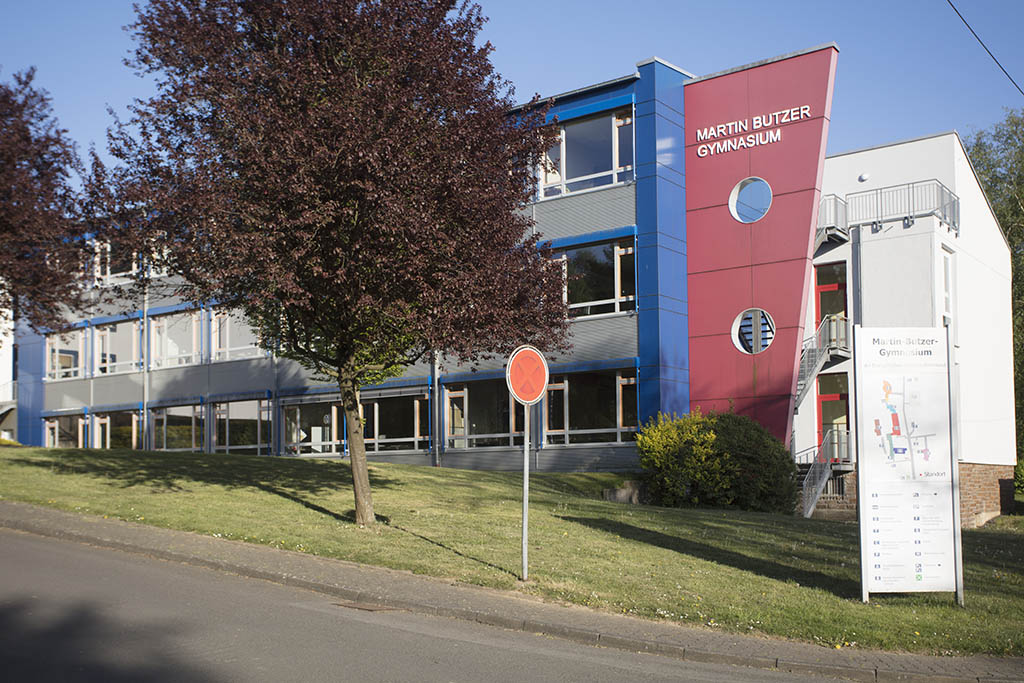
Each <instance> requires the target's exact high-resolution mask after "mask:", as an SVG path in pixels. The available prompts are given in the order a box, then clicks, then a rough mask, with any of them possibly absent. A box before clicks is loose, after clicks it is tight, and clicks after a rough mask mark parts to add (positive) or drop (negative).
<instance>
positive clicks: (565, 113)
mask: <svg viewBox="0 0 1024 683" xmlns="http://www.w3.org/2000/svg"><path fill="white" fill-rule="evenodd" d="M635 102H636V97H635V96H634V95H633V94H632V93H629V94H628V95H619V96H618V97H609V98H608V99H606V100H600V101H598V102H593V103H591V104H584V105H582V106H579V107H569V108H567V109H558V108H557V107H556V108H553V109H552V110H551V111H549V112H548V114H547V117H546V119H547V123H551V122H552V121H554V120H555V117H556V116H557V117H558V122H559V123H565V122H566V121H570V120H572V119H578V118H580V117H583V116H589V115H591V114H597V113H599V112H602V111H606V110H610V109H619V108H621V107H624V106H626V105H627V104H628V105H633V104H634V103H635Z"/></svg>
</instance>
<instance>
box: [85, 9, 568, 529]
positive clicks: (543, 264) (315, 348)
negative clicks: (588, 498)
mask: <svg viewBox="0 0 1024 683" xmlns="http://www.w3.org/2000/svg"><path fill="white" fill-rule="evenodd" d="M483 22H484V18H483V17H482V15H481V11H480V8H479V6H477V5H475V4H468V3H465V4H457V3H456V2H453V1H451V0H447V1H446V0H331V1H330V2H327V1H324V0H289V1H288V2H277V1H270V0H266V1H258V0H249V1H245V0H153V1H152V2H150V3H149V4H148V5H147V6H145V7H144V8H142V9H141V10H140V12H139V16H138V21H137V23H135V24H134V25H133V26H132V27H130V29H131V30H133V31H134V35H135V37H136V39H137V45H138V47H137V50H136V52H135V55H134V58H133V59H132V60H130V65H131V66H134V67H135V68H136V69H138V70H140V71H141V72H145V73H150V74H154V75H155V76H156V77H157V79H158V92H157V94H156V95H155V96H154V97H153V98H151V99H149V100H146V101H139V102H137V103H136V105H135V106H134V108H133V114H132V116H131V119H130V120H129V121H127V122H125V124H123V125H119V126H118V127H117V129H116V130H114V131H113V132H112V135H111V151H112V153H113V155H114V156H115V157H116V158H118V159H119V160H120V162H121V166H119V167H118V168H116V169H111V170H109V171H104V170H103V169H98V171H97V173H96V175H95V176H94V180H96V181H97V182H96V183H95V185H94V187H93V188H92V190H93V196H94V199H95V198H102V199H103V200H104V201H103V206H104V208H105V211H106V216H107V218H108V219H109V220H110V221H111V222H112V223H116V225H117V230H116V232H117V234H118V235H119V236H121V238H122V239H127V240H128V241H134V243H135V244H141V243H144V244H145V246H144V249H146V250H147V251H149V252H150V253H153V254H155V255H157V256H154V258H157V259H160V258H162V259H165V260H166V261H167V266H168V268H169V269H170V270H171V271H173V272H176V273H179V274H180V275H181V276H183V281H184V283H185V284H184V285H183V286H182V287H181V290H180V292H179V293H180V294H182V295H183V296H185V297H187V298H189V299H191V300H196V301H200V300H211V299H216V300H218V301H220V302H224V303H226V304H229V305H232V306H235V307H237V308H239V309H241V310H243V311H244V312H245V314H246V316H247V318H248V320H249V322H250V323H251V324H252V325H253V326H254V327H255V328H256V329H257V330H258V332H259V335H260V339H261V343H263V344H265V345H267V346H268V348H272V349H274V350H275V351H276V352H277V353H278V354H280V355H281V356H283V357H286V358H292V359H295V360H296V361H298V362H299V363H301V364H302V365H303V366H305V367H307V368H310V369H312V370H313V371H315V372H316V373H318V374H319V375H320V376H324V377H330V378H333V380H335V381H336V382H337V384H338V386H339V388H340V390H341V396H342V403H343V404H344V410H345V415H346V418H347V420H346V424H347V436H348V443H349V453H350V456H351V464H352V475H353V476H352V478H353V489H354V492H355V514H356V521H357V522H358V523H359V524H364V525H368V524H372V523H373V522H374V514H373V503H372V498H371V494H370V485H369V477H368V472H367V466H366V454H365V449H364V444H363V432H362V427H361V424H362V423H361V420H360V417H359V387H360V386H361V385H364V384H366V383H372V382H377V381H380V380H381V379H383V378H386V377H389V376H394V375H397V374H399V373H401V372H402V370H403V368H405V367H407V366H408V365H410V364H412V363H414V362H416V361H417V360H419V359H423V358H425V357H426V356H427V355H428V354H430V353H431V352H434V351H436V352H440V353H443V354H447V356H448V357H450V358H455V359H459V360H468V359H472V358H475V357H478V356H480V355H481V354H489V353H490V354H493V353H505V352H507V351H510V350H511V349H512V348H513V347H514V346H516V345H518V344H520V343H523V342H532V343H534V344H536V345H538V346H539V347H540V348H542V349H555V348H560V347H564V346H565V345H566V342H565V339H566V334H567V323H566V310H565V305H564V303H563V298H562V286H563V285H562V282H563V280H562V278H563V276H562V270H561V266H560V264H559V263H558V262H555V261H552V260H550V259H549V258H547V255H546V254H545V253H544V252H543V250H542V249H539V248H538V244H537V238H536V237H535V236H532V235H531V234H530V227H531V220H530V219H529V217H528V214H527V213H526V212H523V211H522V207H523V206H524V205H525V204H526V203H527V202H529V201H530V199H531V195H532V192H533V187H534V175H533V170H534V169H535V168H536V167H537V165H538V164H539V163H540V161H541V153H542V151H543V150H544V149H546V147H548V146H550V144H551V143H552V141H553V140H554V139H555V136H556V135H557V133H556V132H555V131H553V130H552V129H551V127H550V126H547V127H546V126H544V116H545V107H544V106H543V105H541V104H540V103H539V102H538V101H536V100H535V101H534V102H533V103H531V105H529V106H527V107H525V108H523V109H520V110H517V112H518V113H517V114H516V115H510V113H509V111H510V109H511V107H512V105H513V100H512V89H511V87H510V86H509V84H508V83H507V82H505V81H503V80H502V79H501V78H500V77H499V76H498V75H497V74H496V73H495V72H494V70H493V67H492V65H491V63H490V61H489V53H490V52H491V46H490V45H489V44H485V45H477V44H476V38H477V35H478V32H479V30H480V28H481V26H482V24H483Z"/></svg>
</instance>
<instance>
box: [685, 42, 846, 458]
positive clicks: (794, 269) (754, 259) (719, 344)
mask: <svg viewBox="0 0 1024 683" xmlns="http://www.w3.org/2000/svg"><path fill="white" fill-rule="evenodd" d="M837 54H838V53H837V51H836V49H835V48H833V47H827V48H822V49H820V50H816V51H814V52H809V53H805V54H802V55H797V56H794V57H790V58H786V59H781V60H778V61H775V62H771V63H768V64H763V65H760V66H754V67H750V68H748V69H744V70H741V71H736V72H733V73H729V74H724V75H722V76H718V77H714V78H709V79H706V80H702V81H698V82H696V83H693V84H691V85H687V86H686V91H685V107H686V112H685V113H686V129H687V130H686V181H687V187H686V205H687V211H686V219H687V252H688V254H687V259H688V261H687V285H688V298H689V313H690V321H689V326H690V397H691V401H690V403H691V408H693V407H697V406H700V407H701V408H703V409H730V408H731V409H733V410H736V411H737V412H740V413H743V414H747V415H750V416H751V417H754V418H755V419H757V420H758V421H759V422H761V423H762V424H764V425H765V426H766V427H767V428H768V429H769V430H771V431H772V433H774V434H775V435H776V436H777V437H779V438H780V439H782V440H788V438H789V433H790V429H791V425H792V414H793V400H794V398H795V391H796V373H797V368H798V365H799V360H800V348H801V343H802V340H803V337H804V314H805V312H806V305H807V304H806V301H807V296H808V288H809V287H810V282H811V280H810V278H811V272H812V269H811V258H812V256H813V254H812V253H811V249H812V244H813V239H814V228H815V223H816V221H817V208H818V201H819V197H820V192H821V174H822V167H823V164H824V157H825V142H826V138H827V135H828V121H829V115H830V108H831V101H832V85H833V83H834V80H835V67H836V57H837ZM751 176H756V177H759V178H762V179H764V180H765V181H766V182H767V183H768V184H769V186H771V189H772V203H771V207H770V209H769V210H768V212H767V213H766V214H765V215H764V217H763V218H761V219H760V220H758V221H756V222H753V223H748V224H745V223H741V222H739V221H738V220H736V219H735V218H733V216H732V214H731V213H730V210H729V198H730V195H731V193H732V192H733V188H734V187H736V185H737V184H738V183H739V182H740V181H742V180H743V179H745V178H748V177H751ZM750 308H759V309H763V310H764V311H766V312H767V313H768V314H769V315H770V316H771V319H772V320H773V321H774V330H771V331H770V333H771V334H772V335H773V336H772V341H771V344H770V345H769V346H768V348H767V349H765V350H764V351H762V352H760V353H757V354H753V355H751V354H747V353H744V352H743V351H741V350H740V349H739V348H737V346H736V344H735V343H734V342H733V338H732V331H733V322H734V321H735V320H736V319H737V316H739V315H740V314H741V313H742V312H743V311H745V310H747V309H750ZM768 334H769V331H768V329H767V327H766V328H764V335H765V336H767V335H768Z"/></svg>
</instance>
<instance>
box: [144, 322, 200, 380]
mask: <svg viewBox="0 0 1024 683" xmlns="http://www.w3.org/2000/svg"><path fill="white" fill-rule="evenodd" d="M149 329H150V341H149V343H150V346H151V348H152V354H151V358H152V362H151V367H154V368H170V367H175V366H177V365H191V364H192V363H198V362H199V312H198V311H187V312H184V313H171V314H169V315H158V316H155V317H153V318H151V319H150V328H149Z"/></svg>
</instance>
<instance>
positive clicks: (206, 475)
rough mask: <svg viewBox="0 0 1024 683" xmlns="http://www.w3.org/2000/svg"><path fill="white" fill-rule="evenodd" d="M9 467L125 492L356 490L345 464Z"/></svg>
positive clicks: (157, 461) (78, 459)
mask: <svg viewBox="0 0 1024 683" xmlns="http://www.w3.org/2000/svg"><path fill="white" fill-rule="evenodd" d="M126 456H127V457H126ZM9 462H10V463H11V464H13V465H19V466H24V467H35V468H39V469H45V470H47V471H49V472H50V473H52V474H58V475H60V474H79V475H87V476H90V477H95V478H97V479H102V480H106V481H107V482H109V483H110V484H112V485H117V486H122V487H125V488H131V487H146V488H149V489H151V490H153V491H154V492H175V491H184V490H187V488H188V486H189V484H193V483H194V484H208V485H215V486H223V487H225V488H229V489H233V488H252V487H256V488H260V487H269V488H273V489H276V490H289V491H295V492H298V493H300V494H305V495H323V494H328V493H332V492H336V491H339V490H345V489H350V488H351V487H352V470H351V468H350V467H349V464H348V463H347V462H340V461H314V460H299V459H292V458H270V457H259V456H252V455H228V454H224V453H156V452H152V451H107V450H91V449H85V450H62V449H47V450H46V451H45V452H40V451H36V452H35V453H34V454H33V456H32V457H20V458H10V459H9ZM370 485H371V486H372V487H373V488H377V489H382V488H390V487H392V486H393V485H394V482H393V480H392V479H390V478H388V477H385V476H382V475H380V474H379V472H376V471H374V470H373V468H372V467H371V473H370Z"/></svg>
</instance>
